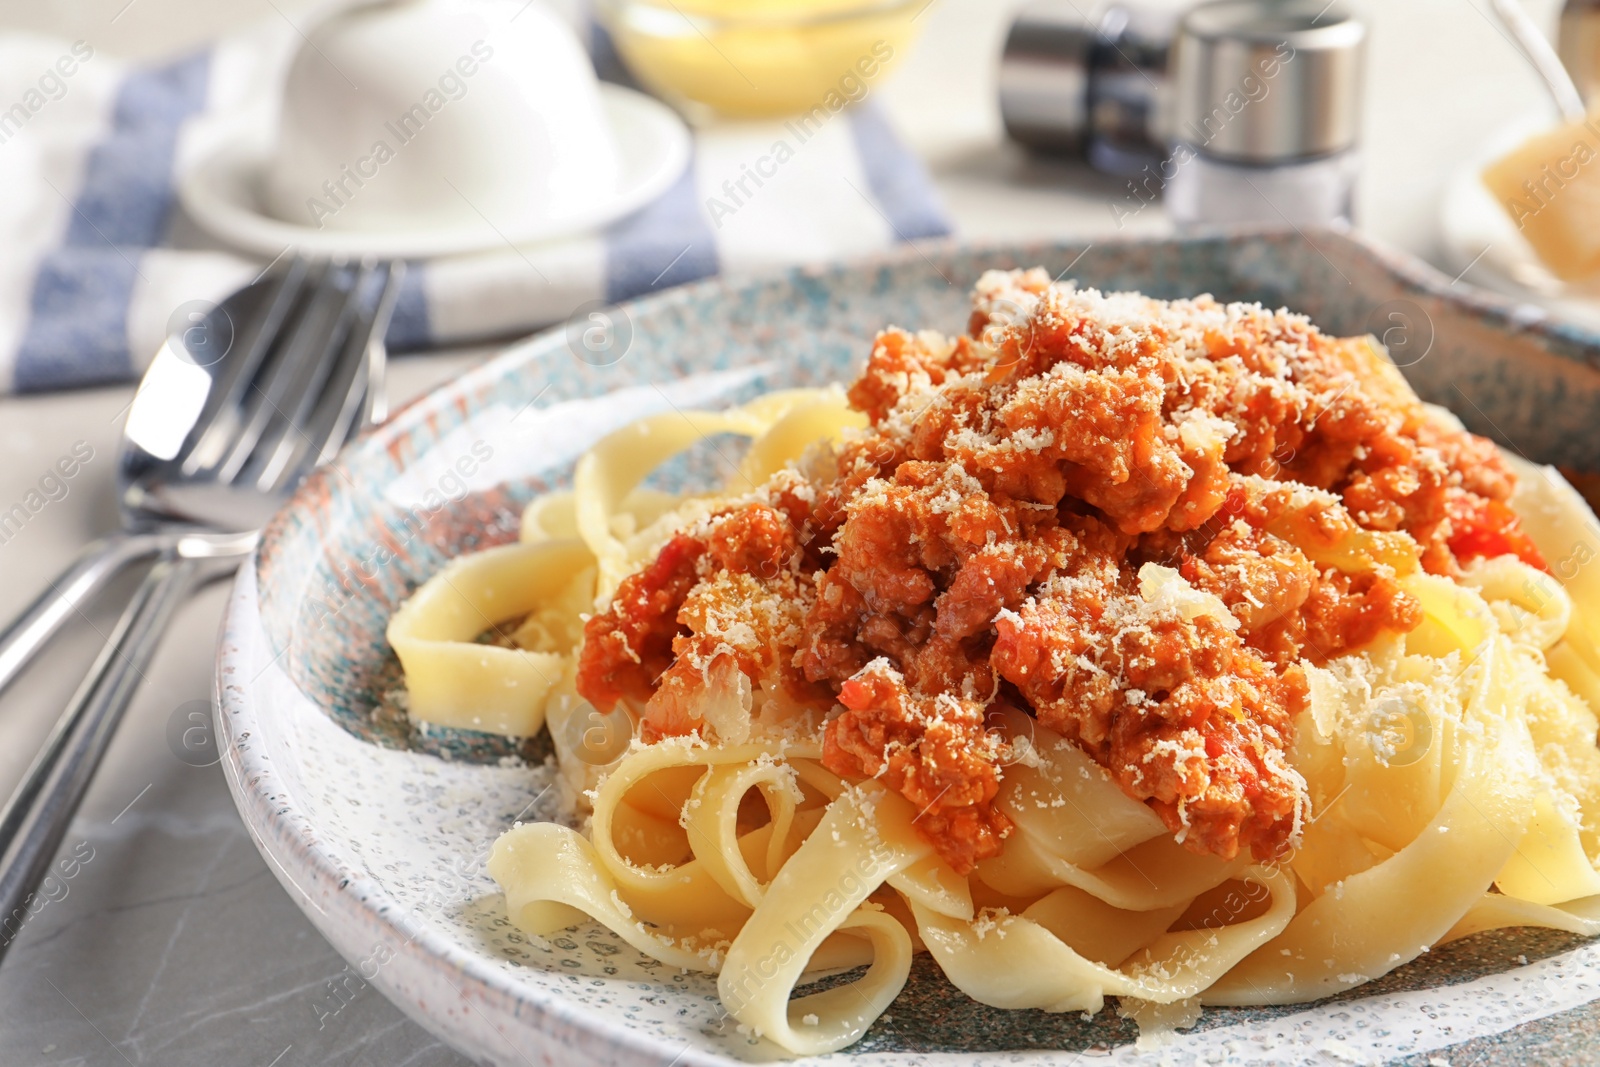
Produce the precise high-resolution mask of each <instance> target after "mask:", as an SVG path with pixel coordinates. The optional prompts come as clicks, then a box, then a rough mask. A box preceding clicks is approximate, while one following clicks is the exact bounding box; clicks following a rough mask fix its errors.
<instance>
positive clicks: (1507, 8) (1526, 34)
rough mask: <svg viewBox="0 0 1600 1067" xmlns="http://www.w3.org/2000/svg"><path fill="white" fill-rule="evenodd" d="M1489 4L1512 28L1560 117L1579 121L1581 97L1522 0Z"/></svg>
mask: <svg viewBox="0 0 1600 1067" xmlns="http://www.w3.org/2000/svg"><path fill="white" fill-rule="evenodd" d="M1489 3H1490V6H1492V7H1493V8H1494V12H1495V14H1496V15H1498V16H1499V17H1500V21H1501V22H1502V23H1503V24H1504V25H1505V28H1506V29H1508V30H1510V31H1511V36H1512V37H1514V38H1516V41H1517V47H1519V48H1521V49H1522V54H1523V55H1524V56H1526V57H1527V60H1528V62H1529V63H1531V64H1532V65H1533V69H1534V71H1535V72H1536V73H1537V74H1538V75H1539V77H1540V78H1541V79H1542V80H1543V81H1544V85H1545V88H1546V89H1547V90H1549V93H1550V98H1551V99H1552V100H1554V101H1555V104H1556V107H1557V108H1558V109H1560V111H1561V117H1562V118H1564V119H1566V120H1567V121H1568V122H1582V121H1583V120H1584V117H1585V115H1584V107H1583V97H1582V96H1581V95H1580V94H1579V93H1578V87H1577V86H1576V85H1574V84H1573V82H1572V75H1570V74H1568V73H1567V68H1566V66H1565V65H1563V64H1562V62H1561V57H1560V56H1559V55H1557V54H1556V50H1555V48H1554V47H1552V46H1551V44H1550V42H1549V41H1548V40H1546V39H1545V35H1544V34H1543V33H1541V32H1540V31H1539V27H1538V25H1536V24H1535V23H1534V21H1533V18H1532V17H1531V16H1529V14H1528V12H1527V11H1526V10H1524V9H1523V7H1522V3H1521V0H1489Z"/></svg>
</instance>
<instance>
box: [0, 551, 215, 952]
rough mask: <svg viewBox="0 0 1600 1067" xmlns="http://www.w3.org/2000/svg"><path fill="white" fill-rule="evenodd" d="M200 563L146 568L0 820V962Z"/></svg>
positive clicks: (165, 558)
mask: <svg viewBox="0 0 1600 1067" xmlns="http://www.w3.org/2000/svg"><path fill="white" fill-rule="evenodd" d="M199 567H200V563H199V562H198V561H195V560H191V559H185V558H183V557H180V556H179V555H178V554H177V551H176V549H175V548H170V547H169V548H168V549H166V550H165V551H163V552H162V554H161V556H160V558H159V559H157V561H156V562H155V564H154V565H153V566H152V567H151V569H150V572H149V573H148V574H147V575H146V576H145V578H144V580H143V581H142V582H141V583H140V585H139V588H138V590H137V591H136V592H135V593H134V595H133V599H132V600H131V601H130V602H129V604H128V607H127V608H126V610H124V611H123V613H122V617H121V618H120V619H119V620H118V621H117V626H116V629H115V630H114V631H113V632H112V634H111V637H110V639H109V640H108V641H107V642H106V645H105V647H104V648H103V649H102V650H101V652H100V655H99V657H98V658H97V659H96V660H95V663H94V666H93V667H92V668H91V669H90V671H89V674H88V676H87V677H86V678H85V679H84V681H83V684H82V685H80V686H79V687H78V691H77V692H76V693H75V694H73V697H72V700H71V702H70V703H69V704H68V705H67V708H66V710H65V711H64V712H63V713H62V715H61V718H60V719H59V720H57V722H56V725H55V728H54V729H53V730H52V731H51V733H50V737H49V740H47V741H46V742H45V746H44V748H43V749H42V750H41V751H40V752H39V755H38V756H36V757H35V758H34V761H33V765H32V766H31V767H29V768H28V773H27V775H26V776H25V777H24V778H23V780H22V783H21V784H20V785H19V786H17V789H16V792H14V793H13V794H12V795H11V799H10V800H9V801H7V802H6V806H5V809H4V811H3V812H0V958H3V957H4V955H5V953H6V950H7V949H9V948H10V947H11V943H12V941H13V939H14V935H15V933H16V931H17V929H18V927H19V926H20V925H21V921H22V918H23V917H25V916H26V915H27V914H28V903H29V901H30V899H31V898H32V896H33V893H34V890H35V888H36V887H37V886H38V885H39V883H40V881H41V880H42V879H43V878H44V876H45V874H46V873H47V871H48V870H49V867H50V863H51V861H52V860H53V859H55V854H56V850H57V849H58V848H59V847H60V845H61V840H62V838H63V837H64V836H65V834H66V832H67V827H68V825H69V824H70V823H71V822H72V816H73V815H74V814H75V813H76V812H77V810H78V805H79V803H80V802H81V801H82V800H83V795H84V793H86V792H87V791H88V788H89V783H90V781H91V780H93V778H94V772H95V769H96V768H97V767H98V766H99V765H100V760H101V757H102V756H104V755H105V751H106V747H107V746H108V745H109V744H110V743H111V738H112V735H113V734H115V732H116V729H117V724H118V722H119V721H121V719H122V715H123V712H124V711H126V710H127V707H128V704H129V702H130V701H131V700H132V698H133V694H134V692H135V690H136V689H137V688H138V685H139V683H140V682H141V681H143V679H144V672H145V670H146V669H147V668H148V666H149V664H150V661H151V659H152V657H153V656H154V655H155V650H156V646H157V645H158V644H159V643H160V639H161V634H162V632H163V631H164V630H165V629H166V626H167V623H168V621H169V620H170V619H171V618H172V613H173V611H174V609H176V608H177V606H178V604H179V603H181V602H182V600H183V599H184V596H185V594H186V593H187V592H188V591H189V589H190V588H191V587H192V586H193V584H194V581H195V578H196V577H197V572H198V570H199Z"/></svg>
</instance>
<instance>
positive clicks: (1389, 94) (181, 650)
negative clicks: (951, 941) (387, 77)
mask: <svg viewBox="0 0 1600 1067" xmlns="http://www.w3.org/2000/svg"><path fill="white" fill-rule="evenodd" d="M1169 2H1170V0H1169ZM312 3H313V0H228V2H227V3H223V4H217V3H213V2H208V0H134V2H132V3H130V2H129V0H83V2H75V3H58V2H50V3H43V4H41V3H38V2H37V0H27V2H24V0H0V32H5V31H8V30H12V29H19V28H23V29H31V30H36V31H44V32H52V33H58V34H62V35H66V36H68V37H71V38H79V37H87V38H92V39H93V40H95V42H96V45H97V47H99V48H101V49H103V50H105V51H106V52H108V53H110V54H122V55H129V56H154V55H158V54H162V53H169V52H174V51H177V50H179V49H181V48H184V47H189V46H191V45H193V44H196V43H198V42H200V41H201V40H203V39H205V38H206V37H207V36H209V35H212V34H215V33H217V32H219V31H222V30H225V29H227V28H229V27H232V26H235V25H239V24H242V23H243V22H244V21H246V20H248V19H251V18H259V17H267V18H275V17H282V18H287V19H298V18H302V17H303V14H304V12H305V10H306V9H307V8H308V7H310V6H311V5H312ZM1014 6H1015V5H1014V3H1007V2H1002V3H995V2H994V0H934V4H933V6H932V7H931V8H930V9H929V11H928V13H927V15H926V16H925V17H924V18H923V19H922V20H921V23H922V31H923V39H922V40H921V42H920V43H919V45H918V48H917V50H916V51H915V52H914V53H913V54H912V55H911V57H910V58H909V59H908V61H907V63H906V66H905V67H904V69H903V70H902V71H901V72H900V73H899V75H897V78H896V80H894V81H892V82H891V83H889V84H888V85H886V86H885V87H884V88H883V90H882V97H883V100H884V102H885V104H886V106H887V107H888V108H889V110H890V112H891V113H892V114H893V116H894V118H895V120H896V122H897V123H898V125H899V126H900V128H901V129H902V131H904V132H905V134H906V135H907V137H908V139H909V140H910V142H911V143H912V145H913V146H914V147H916V149H917V150H918V151H920V152H921V153H922V154H923V155H924V156H925V157H926V158H927V159H928V160H929V163H930V165H931V166H932V168H933V170H934V174H935V178H936V180H937V182H938V184H939V187H940V189H941V191H942V193H943V194H944V196H945V199H946V201H947V203H948V204H949V206H950V209H951V212H952V215H953V216H954V218H955V220H956V222H957V225H958V227H959V229H960V231H961V232H962V233H963V234H964V235H966V236H970V237H980V238H981V237H993V238H1007V237H1019V236H1025V235H1026V236H1045V235H1054V234H1076V235H1083V234H1089V235H1093V234H1098V233H1109V232H1114V231H1115V226H1114V224H1113V221H1112V220H1113V214H1112V212H1111V211H1110V210H1109V203H1110V202H1111V201H1112V200H1113V199H1114V198H1117V197H1120V196H1121V195H1123V190H1122V189H1121V188H1120V187H1119V185H1118V184H1117V183H1115V182H1111V181H1107V180H1101V179H1096V178H1093V177H1090V176H1085V175H1082V174H1080V173H1075V172H1073V171H1071V170H1068V169H1063V168H1059V167H1051V166H1040V165H1037V164H1034V163H1030V162H1028V161H1027V160H1025V159H1024V158H1023V157H1022V156H1021V155H1020V154H1018V153H1016V152H1015V151H1013V150H1011V149H1009V148H1006V147H1005V146H1004V145H1003V144H1002V140H1001V136H1000V132H999V124H998V118H997V116H996V114H995V106H994V88H993V83H994V71H993V57H994V55H995V54H996V53H997V52H998V46H999V41H1000V39H1001V36H1002V34H1003V29H1004V25H1005V14H1006V11H1007V10H1008V9H1009V8H1011V7H1014ZM1086 6H1087V5H1086ZM1359 6H1361V7H1362V8H1364V9H1365V10H1366V11H1367V12H1368V13H1369V14H1370V16H1371V17H1372V20H1373V22H1374V36H1373V51H1372V80H1371V93H1370V100H1369V106H1368V138H1367V143H1366V150H1367V169H1366V172H1365V175H1364V178H1363V182H1362V185H1361V191H1360V196H1359V201H1360V205H1361V211H1362V216H1363V221H1364V223H1365V225H1366V226H1367V228H1368V229H1369V230H1370V231H1372V232H1374V233H1376V234H1377V235H1378V236H1380V237H1382V238H1384V239H1387V240H1389V241H1390V242H1392V243H1395V244H1398V245H1401V246H1403V247H1407V248H1410V249H1412V250H1414V251H1417V252H1419V253H1421V254H1424V255H1428V254H1431V253H1433V252H1434V249H1435V228H1434V222H1433V219H1434V212H1435V210H1436V207H1435V205H1436V200H1437V196H1438V191H1439V189H1440V186H1441V185H1442V183H1443V181H1444V179H1445V177H1446V176H1447V175H1448V173H1449V172H1450V170H1451V169H1452V168H1453V167H1455V166H1457V165H1458V164H1459V162H1460V160H1462V159H1463V158H1465V157H1466V156H1468V155H1469V154H1470V153H1471V152H1472V150H1473V149H1474V148H1475V146H1476V145H1477V143H1478V142H1479V141H1480V139H1481V138H1482V137H1483V136H1484V135H1485V134H1486V133H1487V132H1489V131H1491V130H1493V129H1494V128H1496V127H1497V126H1499V125H1501V124H1503V123H1505V122H1507V121H1509V120H1511V119H1513V118H1515V117H1516V116H1518V115H1520V114H1523V113H1526V112H1527V111H1529V110H1531V109H1536V108H1538V107H1540V106H1541V102H1540V97H1539V90H1538V88H1537V85H1536V83H1535V82H1534V80H1533V78H1532V76H1531V75H1529V74H1528V73H1527V71H1526V70H1525V69H1523V67H1522V66H1521V65H1520V63H1519V61H1518V60H1517V59H1516V57H1515V55H1514V53H1513V52H1512V51H1511V48H1510V45H1509V44H1508V42H1507V41H1506V40H1505V38H1504V37H1503V36H1502V35H1501V34H1500V33H1499V31H1498V30H1497V29H1496V28H1495V27H1494V26H1493V25H1492V24H1491V23H1490V22H1489V21H1488V19H1487V17H1486V16H1485V10H1486V0H1406V2H1405V3H1403V4H1396V3H1388V4H1378V3H1376V2H1371V3H1362V4H1360V5H1359ZM1530 6H1536V7H1537V8H1538V9H1539V11H1540V13H1541V14H1542V15H1543V16H1545V17H1548V16H1549V15H1550V14H1551V11H1552V9H1553V6H1554V5H1553V4H1552V3H1551V2H1550V0H1540V2H1539V3H1538V4H1537V5H1530ZM1162 225H1163V224H1162V222H1161V220H1160V216H1159V213H1158V212H1155V211H1149V212H1145V213H1143V215H1142V216H1141V217H1140V218H1139V219H1138V220H1137V228H1139V229H1141V230H1159V229H1160V228H1161V227H1162ZM3 254H4V253H0V255H3ZM1469 280H1470V278H1469ZM484 354H485V353H484V352H454V353H447V354H440V355H430V356H426V357H415V358H407V359H402V360H399V361H397V363H396V365H395V371H394V376H393V381H392V383H391V386H392V393H393V395H394V396H395V397H397V398H401V397H405V396H409V395H412V394H414V393H416V392H417V391H419V390H422V389H424V388H426V387H428V386H429V385H430V384H432V383H433V382H436V381H440V380H443V379H445V378H448V377H451V376H453V375H454V374H456V373H459V371H460V370H461V369H462V368H463V367H464V366H466V365H468V364H470V363H472V362H475V361H476V360H478V359H481V358H483V356H484ZM130 396H131V389H129V388H114V389H103V390H91V391H85V392H77V393H72V394H66V395H56V396H45V397H31V398H12V399H0V457H3V459H0V510H4V509H5V508H8V507H9V506H10V505H11V504H12V503H13V502H15V501H17V500H20V499H22V497H23V496H24V495H25V494H26V493H27V492H28V491H29V490H30V489H32V488H34V487H35V486H36V485H37V483H38V480H39V478H40V476H41V475H43V474H44V473H45V472H46V471H47V470H48V469H49V468H50V467H51V466H52V465H53V464H54V462H55V461H56V459H57V458H58V457H60V456H62V455H63V454H66V453H67V452H69V451H70V450H71V449H72V448H73V447H74V445H76V444H77V443H78V442H83V443H84V444H85V445H87V446H88V447H91V448H92V449H93V450H94V454H93V458H92V459H91V460H90V461H89V462H88V463H87V464H86V465H85V466H84V468H83V470H82V471H81V472H80V473H79V474H78V476H77V477H75V478H74V479H73V480H72V481H71V483H70V484H69V487H68V491H67V494H66V496H65V497H63V498H62V499H60V500H57V501H53V502H51V503H50V504H49V505H48V506H46V507H45V508H44V509H43V510H41V511H40V512H39V514H37V515H36V516H34V517H33V519H32V520H31V521H30V522H29V523H28V525H27V526H26V527H25V528H23V529H22V530H21V531H20V532H19V533H17V534H16V535H15V536H13V537H10V538H8V539H6V540H5V541H4V542H3V543H0V613H4V614H7V615H9V614H10V613H12V612H14V611H16V610H17V609H18V608H19V607H20V606H21V605H22V604H23V603H25V602H26V600H27V599H28V598H29V597H31V596H32V595H33V594H34V593H35V592H36V591H37V590H38V588H40V587H41V586H42V584H43V582H44V580H45V577H46V576H47V575H48V574H51V573H54V572H55V571H56V570H57V569H59V568H60V567H61V566H62V565H63V564H65V563H66V562H67V560H68V559H69V558H70V557H71V556H72V555H73V553H75V552H76V551H77V550H78V548H79V547H80V546H81V545H82V544H83V543H85V542H86V541H88V540H89V539H91V538H92V537H94V536H96V535H97V534H99V533H102V532H104V531H105V530H107V529H109V528H110V527H112V526H113V525H114V523H115V515H114V513H113V511H112V508H111V473H112V466H113V462H114V456H115V447H116V440H117V436H118V433H119V430H120V418H121V414H122V412H123V411H124V410H125V408H126V405H127V403H128V400H129V398H130ZM225 595H226V590H225V588H223V587H222V586H220V585H219V586H216V587H213V588H210V589H207V590H205V591H203V592H202V593H200V594H199V595H197V596H196V597H195V598H194V599H193V601H192V602H190V603H189V604H187V605H186V606H185V608H184V609H183V611H182V613H181V615H180V617H179V618H178V620H177V622H176V625H175V626H174V628H173V630H172V632H171V633H170V634H169V636H168V638H167V641H166V642H165V644H164V646H163V648H162V651H161V653H160V654H159V656H158V657H157V659H156V661H155V663H154V665H153V666H152V668H151V669H150V671H149V672H148V676H147V677H146V678H145V679H144V681H143V684H142V685H141V686H140V689H139V692H138V696H137V699H136V700H135V702H134V705H133V707H132V709H131V711H130V713H129V717H128V719H127V721H126V722H125V723H124V724H123V727H122V729H121V731H120V732H119V733H118V735H117V737H116V740H115V742H114V743H113V745H112V748H111V751H110V753H109V756H108V758H107V762H106V765H105V766H104V768H103V770H102V772H101V774H100V776H99V778H98V779H97V780H96V782H95V784H94V787H93V790H92V792H91V794H90V796H89V799H88V802H87V804H86V806H85V808H84V809H83V811H82V812H81V814H80V816H79V818H78V819H77V821H76V822H75V824H74V826H73V828H72V830H71V833H70V835H69V837H68V842H67V845H66V847H65V849H64V851H63V855H64V856H70V857H74V858H75V859H76V864H75V865H74V866H71V867H70V869H71V870H72V871H73V874H72V876H71V877H70V878H67V879H65V880H63V881H62V882H61V883H60V887H59V888H58V889H57V890H56V891H55V892H54V893H53V896H55V898H56V899H53V900H49V901H47V902H46V903H44V904H43V906H42V907H40V908H39V909H38V912H37V914H36V915H34V916H32V917H31V918H30V919H29V920H28V921H27V922H26V924H25V925H24V927H23V929H22V930H21V932H20V934H19V935H18V938H17V943H16V944H15V946H14V947H13V948H12V950H11V953H10V955H9V957H8V958H7V959H6V961H5V964H4V966H3V967H0V1065H6V1067H9V1065H12V1064H19V1065H20V1064H94V1065H102V1064H105V1065H117V1064H127V1065H129V1067H134V1065H138V1067H144V1065H162V1067H167V1065H171V1067H183V1065H191V1064H192V1065H202V1067H211V1065H220V1064H237V1065H245V1067H303V1065H312V1064H349V1065H366V1064H370V1065H374V1067H376V1065H379V1064H382V1065H385V1067H397V1065H400V1064H411V1065H418V1067H423V1065H426V1067H445V1065H455V1064H462V1063H464V1062H465V1061H464V1060H463V1059H462V1058H461V1057H460V1056H458V1055H457V1054H455V1053H454V1052H452V1051H451V1050H449V1049H448V1048H446V1047H444V1046H442V1045H440V1044H439V1043H438V1042H437V1041H435V1040H434V1039H433V1038H432V1037H431V1036H430V1035H429V1034H428V1033H427V1032H426V1031H425V1030H423V1029H422V1028H421V1027H419V1026H417V1025H416V1024H414V1023H412V1022H410V1021H409V1020H407V1019H406V1018H405V1017H404V1016H403V1015H401V1013H400V1012H399V1011H398V1010H397V1009H396V1008H394V1007H393V1006H392V1005H390V1004H389V1003H388V1002H387V1001H385V1000H384V999H383V997H382V996H381V995H380V994H379V993H378V992H377V991H376V990H374V989H372V988H370V987H365V988H363V987H356V988H353V989H352V988H351V987H349V986H346V988H345V992H344V993H343V994H342V997H341V998H340V999H339V1000H333V999H330V998H332V997H334V995H335V994H334V988H333V984H332V983H333V982H334V980H335V978H336V977H343V976H342V974H341V972H342V971H343V968H344V966H345V961H344V960H342V959H341V958H340V957H339V956H338V955H337V954H336V953H335V952H334V951H333V950H332V949H331V948H330V947H329V946H328V945H327V943H326V942H324V941H323V940H322V938H321V937H320V936H319V935H318V934H317V933H316V931H315V930H314V929H313V928H312V927H311V925H310V923H309V922H307V921H306V919H305V918H304V917H303V916H302V915H301V914H300V912H299V911H298V910H297V909H296V907H295V905H294V904H293V903H292V902H291V900H290V898H289V897H288V896H287V895H286V894H285V893H284V892H283V891H282V890H281V889H280V888H279V887H278V884H277V882H276V881H275V880H274V878H273V876H272V874H271V873H270V872H269V870H268V868H267V866H266V864H265V863H264V862H263V861H262V860H261V858H260V857H259V856H258V855H257V853H256V851H255V848H254V846H253V845H252V843H251V842H250V839H249V838H248V837H247V836H246V833H245V830H244V828H243V826H242V824H241V823H240V821H239V819H238V816H237V815H236V814H235V813H234V809H233V805H232V803H231V801H230V799H229V797H228V792H227V788H226V785H225V783H224V781H223V777H222V773H221V770H220V768H219V767H217V766H214V765H213V766H198V767H197V766H192V765H190V764H189V763H186V762H184V761H183V760H180V759H179V758H178V757H177V756H176V755H174V752H173V749H172V747H171V746H170V745H169V742H168V733H169V730H170V729H173V728H174V725H173V724H174V722H175V721H176V722H177V723H178V724H179V726H178V728H181V727H182V726H184V725H187V720H186V719H185V716H186V715H187V713H188V712H189V711H192V710H194V706H195V702H199V701H204V700H205V699H206V698H207V696H208V694H209V692H210V688H211V674H212V653H213V648H214V646H215V642H216V630H217V620H218V618H219V616H220V613H221V609H222V605H223V602H224V598H225ZM110 621H111V618H110V617H109V616H107V615H104V614H100V615H94V614H91V615H90V616H89V617H87V618H84V619H82V620H79V621H78V622H77V623H76V624H75V625H74V626H72V627H71V629H70V632H69V633H67V634H66V635H65V638H64V640H62V641H61V642H60V643H59V645H58V646H57V647H55V648H54V649H52V651H51V653H50V654H49V656H48V657H47V658H46V659H45V660H44V661H43V662H42V663H40V664H39V665H38V668H37V669H36V670H34V671H33V672H32V673H31V674H30V675H29V676H28V677H27V678H25V679H24V680H23V682H22V684H20V685H19V686H18V687H17V688H16V689H15V690H14V691H12V692H10V693H8V694H6V695H5V696H4V697H3V698H0V791H3V792H7V793H8V792H9V791H10V789H11V788H12V786H13V785H14V784H15V782H16V781H17V780H18V778H19V777H20V776H21V774H22V772H23V770H24V769H25V768H26V766H27V763H28V761H29V760H30V759H31V757H32V755H33V753H34V752H35V751H36V750H37V748H38V746H39V743H40V741H41V740H42V738H43V737H44V735H45V733H46V731H47V730H48V728H49V725H50V723H51V722H52V721H53V719H54V718H55V716H56V714H57V713H58V711H59V710H60V708H61V707H62V705H63V704H64V703H65V701H66V700H67V698H68V697H69V696H70V694H71V692H72V689H73V688H74V686H75V685H76V683H77V682H78V680H79V679H80V678H81V677H82V674H83V671H84V669H85V666H86V665H87V663H88V662H89V661H90V659H91V658H92V657H93V654H94V652H95V650H96V649H97V647H98V644H99V641H100V636H101V634H102V633H103V632H105V631H106V630H107V629H108V628H109V625H110ZM340 1003H342V1004H343V1007H342V1008H341V1010H339V1011H337V1012H333V1011H331V1010H330V1007H331V1006H332V1005H335V1004H340Z"/></svg>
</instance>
